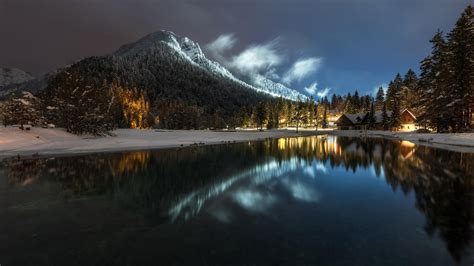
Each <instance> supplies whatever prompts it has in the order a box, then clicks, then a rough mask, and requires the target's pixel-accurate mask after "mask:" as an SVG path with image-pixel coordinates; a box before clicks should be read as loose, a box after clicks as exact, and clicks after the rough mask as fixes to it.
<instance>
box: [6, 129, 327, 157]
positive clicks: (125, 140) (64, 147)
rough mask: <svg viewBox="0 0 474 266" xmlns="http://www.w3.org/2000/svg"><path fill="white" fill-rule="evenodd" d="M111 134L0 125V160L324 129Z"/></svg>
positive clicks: (236, 140) (303, 133)
mask: <svg viewBox="0 0 474 266" xmlns="http://www.w3.org/2000/svg"><path fill="white" fill-rule="evenodd" d="M112 133H113V134H114V135H115V136H106V137H95V136H87V135H84V136H78V135H74V134H70V133H67V132H66V131H65V130H64V129H59V128H57V129H44V128H33V129H32V130H31V131H20V130H19V129H18V128H6V129H5V128H0V161H1V160H3V159H5V158H11V157H15V156H22V157H32V156H34V157H37V156H38V157H44V156H73V155H83V154H94V153H110V152H126V151H143V150H157V149H171V148H185V147H193V146H205V145H218V144H231V143H241V142H247V141H262V140H265V139H277V138H286V137H305V136H313V135H324V134H326V132H315V131H300V132H299V133H296V132H295V131H293V130H286V129H278V130H265V131H258V130H242V131H235V132H234V131H209V130H151V129H149V130H138V129H117V130H114V131H112Z"/></svg>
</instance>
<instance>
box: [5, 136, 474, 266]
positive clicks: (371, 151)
mask: <svg viewBox="0 0 474 266" xmlns="http://www.w3.org/2000/svg"><path fill="white" fill-rule="evenodd" d="M473 237H474V154H472V153H471V154H467V153H456V152H451V151H445V150H440V149H433V148H428V147H422V146H415V145H414V144H412V143H410V142H406V141H389V140H383V139H362V140H361V139H359V138H342V137H332V136H318V137H302V138H287V139H279V140H268V141H262V142H249V143H240V144H229V145H216V146H206V147H194V148H182V149H173V150H158V151H143V152H122V153H111V154H96V155H86V156H71V157H55V158H34V159H25V160H19V159H17V158H12V159H7V160H4V161H2V162H1V163H0V264H1V265H2V266H9V265H457V264H459V265H473V263H474V244H473Z"/></svg>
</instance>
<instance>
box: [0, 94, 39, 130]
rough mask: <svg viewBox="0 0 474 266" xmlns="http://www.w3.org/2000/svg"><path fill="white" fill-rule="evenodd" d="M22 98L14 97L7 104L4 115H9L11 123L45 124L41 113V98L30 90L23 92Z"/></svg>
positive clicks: (21, 125)
mask: <svg viewBox="0 0 474 266" xmlns="http://www.w3.org/2000/svg"><path fill="white" fill-rule="evenodd" d="M22 94H23V95H22V97H21V98H13V99H11V100H10V101H8V102H7V104H6V106H5V111H4V116H7V117H9V118H8V120H9V123H11V124H18V125H20V129H24V126H25V125H32V126H40V125H43V124H45V119H44V117H43V115H42V113H41V104H42V103H41V100H40V99H39V98H37V97H35V96H33V94H31V93H30V92H26V91H24V92H22Z"/></svg>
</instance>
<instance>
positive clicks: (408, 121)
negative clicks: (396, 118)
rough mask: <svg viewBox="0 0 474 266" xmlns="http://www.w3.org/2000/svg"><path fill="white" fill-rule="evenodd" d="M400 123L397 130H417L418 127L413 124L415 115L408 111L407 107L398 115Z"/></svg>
mask: <svg viewBox="0 0 474 266" xmlns="http://www.w3.org/2000/svg"><path fill="white" fill-rule="evenodd" d="M400 120H401V125H400V128H399V130H400V131H414V130H417V129H418V127H417V126H416V125H415V122H416V116H415V115H414V114H413V113H412V112H410V111H409V110H408V109H405V110H403V112H402V113H401V115H400Z"/></svg>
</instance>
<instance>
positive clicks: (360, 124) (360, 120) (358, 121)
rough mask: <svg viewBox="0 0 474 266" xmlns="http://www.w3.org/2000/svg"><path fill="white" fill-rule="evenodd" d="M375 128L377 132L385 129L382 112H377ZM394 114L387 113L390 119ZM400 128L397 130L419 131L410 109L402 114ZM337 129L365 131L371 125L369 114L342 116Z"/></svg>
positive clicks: (337, 123)
mask: <svg viewBox="0 0 474 266" xmlns="http://www.w3.org/2000/svg"><path fill="white" fill-rule="evenodd" d="M374 116H375V128H374V129H377V130H382V129H383V124H382V121H383V114H382V111H376V112H375V114H374ZM391 116H392V112H391V111H388V112H387V118H388V119H390V117H391ZM400 120H401V121H400V122H401V124H400V127H399V128H398V129H397V130H400V131H414V130H416V129H418V127H417V126H416V125H415V122H416V117H415V115H414V114H413V113H412V112H410V111H409V110H408V109H405V110H403V111H402V112H401V114H400ZM335 124H336V125H337V128H338V129H340V130H353V129H355V130H364V129H367V128H368V125H369V113H368V112H363V113H357V114H342V115H341V117H339V119H337V121H336V122H335Z"/></svg>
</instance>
